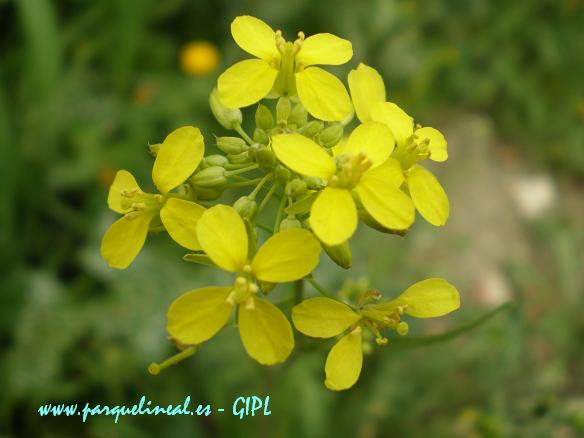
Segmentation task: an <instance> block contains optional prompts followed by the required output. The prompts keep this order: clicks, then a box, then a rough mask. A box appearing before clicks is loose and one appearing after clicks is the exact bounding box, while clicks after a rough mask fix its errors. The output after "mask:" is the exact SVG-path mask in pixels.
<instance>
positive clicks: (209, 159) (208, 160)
mask: <svg viewBox="0 0 584 438" xmlns="http://www.w3.org/2000/svg"><path fill="white" fill-rule="evenodd" d="M228 163H229V160H228V159H227V157H224V156H223V155H219V154H215V155H208V156H206V157H205V158H203V161H202V162H201V167H202V168H203V169H205V168H207V167H213V166H218V167H224V166H225V165H226V164H228Z"/></svg>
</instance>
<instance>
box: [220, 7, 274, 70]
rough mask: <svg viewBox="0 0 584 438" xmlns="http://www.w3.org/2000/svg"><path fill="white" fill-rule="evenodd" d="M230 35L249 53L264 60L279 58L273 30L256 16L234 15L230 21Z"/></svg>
mask: <svg viewBox="0 0 584 438" xmlns="http://www.w3.org/2000/svg"><path fill="white" fill-rule="evenodd" d="M231 35H233V39H234V40H235V42H236V43H237V45H238V46H239V47H241V48H242V49H243V50H245V51H246V52H247V53H249V54H251V55H254V56H257V57H258V58H261V59H265V60H266V61H270V60H272V59H273V58H279V52H278V49H277V48H276V34H275V32H274V31H273V29H272V28H271V27H270V26H268V25H267V24H266V23H264V22H263V21H262V20H260V19H258V18H255V17H252V16H250V15H242V16H239V17H236V18H235V20H233V22H232V23H231Z"/></svg>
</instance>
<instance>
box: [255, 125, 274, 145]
mask: <svg viewBox="0 0 584 438" xmlns="http://www.w3.org/2000/svg"><path fill="white" fill-rule="evenodd" d="M253 141H255V142H256V143H261V144H268V143H269V142H270V137H268V134H266V131H264V130H263V129H259V128H256V129H255V131H254V132H253Z"/></svg>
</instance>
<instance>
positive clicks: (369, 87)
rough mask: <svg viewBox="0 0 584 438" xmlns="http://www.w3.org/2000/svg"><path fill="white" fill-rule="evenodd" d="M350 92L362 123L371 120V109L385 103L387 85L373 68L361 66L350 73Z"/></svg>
mask: <svg viewBox="0 0 584 438" xmlns="http://www.w3.org/2000/svg"><path fill="white" fill-rule="evenodd" d="M349 90H351V97H352V98H353V105H354V106H355V112H356V113H357V117H358V118H359V120H360V121H361V122H367V121H369V120H371V108H373V107H374V106H375V105H376V104H378V103H383V102H385V85H384V84H383V79H382V77H381V75H380V74H379V73H378V72H377V70H375V69H374V68H372V67H369V66H368V65H365V64H359V66H358V67H357V69H356V70H351V72H350V73H349Z"/></svg>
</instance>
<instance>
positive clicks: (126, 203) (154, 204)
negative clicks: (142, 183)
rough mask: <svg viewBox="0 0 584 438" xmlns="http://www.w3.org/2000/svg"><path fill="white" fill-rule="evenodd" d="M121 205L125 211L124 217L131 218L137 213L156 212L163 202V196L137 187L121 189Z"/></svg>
mask: <svg viewBox="0 0 584 438" xmlns="http://www.w3.org/2000/svg"><path fill="white" fill-rule="evenodd" d="M120 195H121V197H122V200H121V206H122V208H123V209H124V210H128V211H127V212H126V217H127V218H128V219H132V218H133V217H136V216H137V215H139V214H143V213H151V212H158V211H160V209H161V208H162V205H163V204H164V196H162V195H158V194H157V195H152V194H150V193H144V192H143V191H142V190H140V189H138V188H134V189H130V190H122V191H121V192H120Z"/></svg>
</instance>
